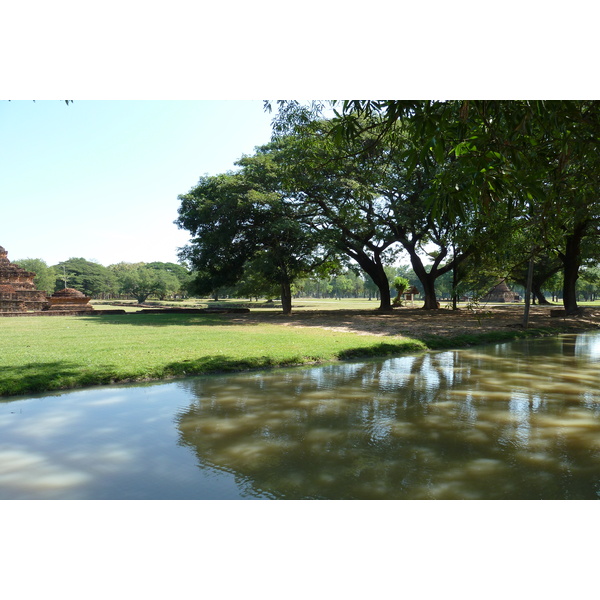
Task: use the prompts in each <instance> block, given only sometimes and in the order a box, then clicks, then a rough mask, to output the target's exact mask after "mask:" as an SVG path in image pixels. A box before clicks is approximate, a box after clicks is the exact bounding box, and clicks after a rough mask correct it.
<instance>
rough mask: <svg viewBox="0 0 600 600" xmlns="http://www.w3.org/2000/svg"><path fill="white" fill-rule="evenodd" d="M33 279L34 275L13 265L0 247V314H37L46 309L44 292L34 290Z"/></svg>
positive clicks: (46, 301) (46, 302)
mask: <svg viewBox="0 0 600 600" xmlns="http://www.w3.org/2000/svg"><path fill="white" fill-rule="evenodd" d="M34 277H35V273H32V272H31V271H26V270H25V269H22V268H21V267H19V266H18V265H13V264H12V263H11V262H10V261H9V260H8V253H7V252H6V250H5V249H4V248H3V247H2V246H0V312H3V313H23V312H37V311H41V310H44V309H45V308H46V306H47V304H48V300H47V298H46V292H43V291H39V290H36V289H35V284H34V283H33V278H34Z"/></svg>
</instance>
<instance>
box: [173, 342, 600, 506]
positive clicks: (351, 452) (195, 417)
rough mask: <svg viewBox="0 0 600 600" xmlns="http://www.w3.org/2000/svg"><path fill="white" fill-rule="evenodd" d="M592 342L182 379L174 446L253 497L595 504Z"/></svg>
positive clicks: (599, 453)
mask: <svg viewBox="0 0 600 600" xmlns="http://www.w3.org/2000/svg"><path fill="white" fill-rule="evenodd" d="M598 339H599V338H598V336H591V335H590V336H579V338H575V337H563V338H551V339H547V340H538V341H536V342H534V343H531V342H524V343H520V344H505V345H498V346H494V347H488V348H482V349H478V350H476V351H465V350H461V351H453V352H442V353H432V354H424V355H420V356H411V357H403V358H396V359H391V360H387V361H384V362H368V363H357V364H353V365H348V366H344V367H341V366H329V367H324V368H319V369H308V370H303V371H296V372H294V373H286V374H284V375H281V374H278V373H267V374H256V375H252V376H250V377H249V376H247V375H246V376H243V377H241V376H231V377H228V378H225V379H222V378H219V379H216V378H205V379H196V380H188V381H185V382H182V383H181V384H179V385H181V386H182V387H185V388H186V389H188V390H189V391H190V392H191V393H193V395H194V396H195V397H196V398H197V400H196V401H194V403H193V404H192V405H191V406H190V407H189V408H188V409H186V410H185V411H183V412H182V413H181V414H180V415H179V417H178V427H179V429H180V435H181V443H182V444H184V445H186V446H188V447H189V448H191V449H192V450H193V451H194V452H195V453H196V455H197V457H198V459H199V461H200V463H201V464H210V465H213V466H216V467H218V468H223V469H227V470H228V471H231V472H235V473H238V474H242V475H243V477H244V478H245V482H246V486H248V485H251V490H253V493H255V494H256V495H258V496H260V495H262V494H265V493H268V494H269V495H273V496H274V497H277V498H307V497H309V498H596V497H597V496H598V491H599V489H600V460H599V459H600V420H599V418H598V416H599V413H598V411H599V409H600V394H599V392H598V390H599V389H600V385H599V384H600V376H599V374H598V369H597V363H596V359H597V357H598V355H599V353H598V352H596V351H595V350H594V351H590V350H591V349H596V348H600V344H599V342H598ZM242 381H243V384H242ZM249 489H250V488H248V487H247V490H249ZM250 493H251V492H250Z"/></svg>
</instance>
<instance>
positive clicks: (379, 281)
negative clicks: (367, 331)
mask: <svg viewBox="0 0 600 600" xmlns="http://www.w3.org/2000/svg"><path fill="white" fill-rule="evenodd" d="M348 254H349V255H350V256H351V257H352V258H353V259H354V260H355V261H356V262H357V263H358V264H359V265H360V268H361V269H362V270H363V271H364V272H365V273H366V274H367V275H368V276H369V277H370V278H371V279H372V280H373V283H374V284H375V285H376V286H377V289H378V290H379V308H378V309H377V310H379V311H382V312H386V311H391V310H392V297H391V295H390V282H389V281H388V278H387V275H386V274H385V270H384V268H383V265H382V264H381V262H380V261H379V260H374V259H372V258H370V257H368V256H366V255H364V254H362V253H358V252H354V253H348Z"/></svg>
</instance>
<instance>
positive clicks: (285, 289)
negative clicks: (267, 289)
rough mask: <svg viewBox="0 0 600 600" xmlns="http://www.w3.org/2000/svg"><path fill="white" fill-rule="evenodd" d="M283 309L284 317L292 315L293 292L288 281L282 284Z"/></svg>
mask: <svg viewBox="0 0 600 600" xmlns="http://www.w3.org/2000/svg"><path fill="white" fill-rule="evenodd" d="M281 308H282V309H283V314H284V315H291V314H292V290H291V285H290V282H289V281H288V280H285V281H282V282H281Z"/></svg>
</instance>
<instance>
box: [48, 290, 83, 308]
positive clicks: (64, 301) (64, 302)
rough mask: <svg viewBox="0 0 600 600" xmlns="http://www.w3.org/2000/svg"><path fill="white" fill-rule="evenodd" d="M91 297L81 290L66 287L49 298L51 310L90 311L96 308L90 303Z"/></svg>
mask: <svg viewBox="0 0 600 600" xmlns="http://www.w3.org/2000/svg"><path fill="white" fill-rule="evenodd" d="M90 300H91V298H88V297H87V296H86V295H85V294H82V293H81V292H80V291H79V290H75V289H73V288H65V289H64V290H59V291H58V292H54V294H52V296H50V297H49V298H48V308H47V309H46V310H47V311H49V312H54V311H61V312H68V313H69V314H72V313H88V312H91V311H93V310H94V308H93V306H92V305H91V304H90Z"/></svg>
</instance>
